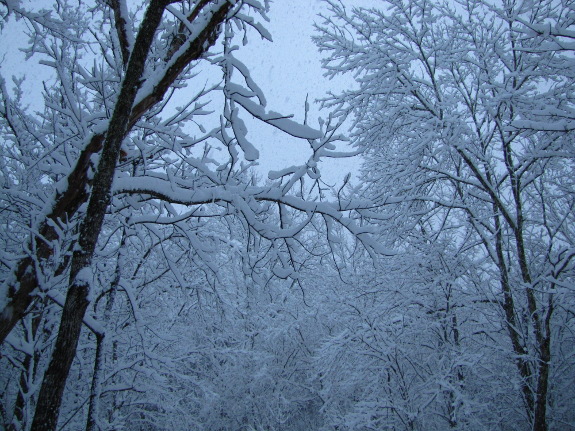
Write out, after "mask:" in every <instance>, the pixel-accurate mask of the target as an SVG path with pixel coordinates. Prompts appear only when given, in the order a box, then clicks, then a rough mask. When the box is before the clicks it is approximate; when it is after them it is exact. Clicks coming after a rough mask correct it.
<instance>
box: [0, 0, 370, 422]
mask: <svg viewBox="0 0 575 431" xmlns="http://www.w3.org/2000/svg"><path fill="white" fill-rule="evenodd" d="M0 8H2V11H1V12H2V15H3V19H7V17H8V18H10V19H11V18H12V17H15V18H16V19H19V20H20V21H21V22H23V23H24V24H25V26H26V27H27V29H28V36H29V38H30V41H29V44H28V46H27V47H26V48H25V52H26V55H27V56H28V57H31V58H33V59H37V63H36V64H38V65H39V66H40V65H41V66H44V67H47V68H48V69H49V70H50V72H49V78H48V79H47V80H46V81H45V83H44V85H43V86H38V88H37V89H36V90H37V91H38V94H41V96H42V97H43V110H41V112H38V113H36V112H30V111H29V110H27V109H26V108H25V106H24V105H23V102H22V101H21V98H20V96H21V93H20V90H19V87H18V85H19V83H18V82H17V83H16V84H17V85H16V88H15V90H14V91H12V89H11V88H9V87H10V85H9V84H8V82H7V78H8V77H6V76H3V77H1V92H2V93H1V94H2V102H1V105H0V128H1V136H2V141H1V145H2V155H1V159H2V161H1V168H2V189H1V195H0V200H1V202H2V207H3V208H6V211H5V212H4V214H3V221H5V222H6V226H7V228H8V229H6V232H5V233H4V234H3V238H2V243H3V244H5V245H6V247H5V248H4V249H3V254H2V263H1V264H2V267H3V270H2V278H3V280H2V281H3V287H2V292H1V298H2V299H1V301H0V305H1V309H2V311H1V312H0V313H1V314H0V341H2V342H4V341H5V340H7V344H9V345H10V346H12V347H11V348H13V349H15V350H16V351H18V350H20V351H21V353H18V352H16V353H14V355H15V356H17V357H18V358H21V357H22V356H21V355H25V356H26V357H28V356H34V355H35V353H36V352H43V353H42V355H41V357H39V358H38V360H39V361H40V362H42V369H43V370H45V371H44V372H43V380H42V384H41V387H40V389H39V391H38V392H37V394H33V393H32V391H33V389H34V388H36V387H37V384H34V385H32V384H31V383H32V382H31V381H28V382H27V384H26V385H20V389H22V390H23V391H24V392H26V393H25V394H24V395H25V396H26V397H27V398H28V400H30V399H32V397H33V400H32V404H34V405H35V415H34V419H33V421H32V425H31V429H33V430H53V429H56V426H57V423H58V416H59V411H60V406H61V403H62V400H63V397H64V392H65V388H66V382H67V380H68V379H67V378H68V376H69V374H70V370H71V367H72V363H73V360H74V358H75V356H77V354H78V356H80V357H82V355H83V354H85V353H86V352H87V351H86V350H82V354H80V353H78V346H79V344H78V343H79V340H81V332H82V327H83V325H84V326H87V327H88V328H90V330H91V331H92V333H93V334H94V336H93V337H95V338H96V340H97V343H96V344H97V346H96V350H97V349H98V346H100V347H102V346H105V345H106V343H103V344H102V339H103V338H105V337H106V336H107V329H106V325H105V323H106V322H100V323H98V322H96V321H95V320H94V319H93V317H94V316H92V314H97V315H98V316H101V317H104V318H106V316H110V315H111V313H113V312H114V310H115V305H114V302H115V301H116V300H117V299H113V295H112V293H111V292H110V289H112V290H114V289H120V288H122V289H123V291H124V293H125V294H126V295H127V296H128V297H130V288H129V287H127V286H130V285H131V283H132V282H133V280H132V278H135V279H136V283H135V284H133V286H132V287H134V289H135V290H134V295H135V292H136V291H137V289H138V286H141V285H140V284H138V283H139V282H142V280H144V285H145V283H149V282H150V280H147V281H145V280H146V277H145V276H143V275H142V274H147V275H150V274H151V273H153V272H154V271H155V270H158V269H159V268H161V267H162V265H165V271H166V272H168V273H170V274H171V275H170V278H171V280H170V283H169V284H170V285H174V286H176V285H182V284H184V285H189V284H193V280H190V278H189V277H193V271H191V272H190V273H189V274H186V271H185V270H183V269H182V268H185V261H187V260H189V259H191V260H192V261H195V262H197V261H198V260H201V262H202V263H201V265H200V266H196V265H194V268H196V269H197V268H198V267H199V268H203V271H205V272H211V273H213V274H217V273H218V268H217V265H216V264H214V261H213V259H212V256H211V255H210V254H211V253H213V252H214V248H213V244H214V241H220V242H226V240H227V243H228V244H229V246H230V247H236V246H237V243H236V240H234V239H233V238H227V239H226V238H222V237H220V238H217V235H216V233H214V232H211V231H203V230H202V228H203V227H204V226H205V224H204V223H203V221H204V220H209V219H213V218H219V219H222V220H228V221H227V222H229V221H230V220H233V222H234V223H236V224H237V225H238V226H240V227H241V228H242V229H243V230H244V232H246V233H247V235H248V240H252V239H251V238H262V239H263V240H265V241H266V247H268V250H269V253H268V254H267V256H268V260H270V261H271V262H272V263H271V265H272V266H273V267H274V268H275V270H274V271H273V274H275V276H277V277H280V278H282V279H291V280H295V281H296V283H297V278H298V273H297V271H298V269H299V266H301V265H300V264H298V262H297V261H296V260H294V258H293V256H294V255H293V250H294V247H295V248H297V247H298V244H299V242H298V241H300V240H299V237H300V236H301V235H303V233H302V232H303V231H304V230H305V229H313V228H315V227H316V226H319V224H321V223H325V225H327V226H328V228H329V229H331V228H332V226H333V225H334V224H339V225H341V226H343V227H344V228H345V229H346V230H347V231H348V232H350V233H351V234H352V235H353V236H354V237H355V238H356V239H357V240H359V241H360V242H361V243H362V244H363V245H364V246H365V247H366V248H367V249H368V250H369V251H370V252H376V251H377V250H378V249H379V248H380V246H379V244H378V243H376V242H375V241H373V239H372V238H371V237H370V235H369V233H370V230H369V229H368V228H366V227H364V226H362V225H361V223H358V220H357V219H359V218H361V215H360V214H359V213H357V212H356V211H354V210H355V209H356V207H358V206H359V207H362V206H364V203H361V202H359V201H341V200H338V199H335V200H334V201H329V200H327V199H326V196H325V195H324V193H323V191H322V190H320V188H319V187H318V188H317V189H316V191H314V189H313V187H311V186H313V185H314V184H316V185H317V184H319V181H320V172H319V170H318V163H319V162H320V161H321V159H322V158H324V157H339V156H341V155H342V154H341V153H340V152H338V151H335V150H336V147H335V143H337V141H338V140H340V139H341V137H340V136H339V135H338V134H337V129H338V127H339V125H340V124H339V122H338V121H337V120H336V119H333V118H331V117H330V118H328V119H327V120H325V121H321V122H320V123H319V125H318V126H317V127H316V128H314V127H311V126H310V125H308V124H298V123H297V122H295V121H293V120H292V119H291V118H290V116H285V115H282V114H279V113H277V112H275V111H273V110H270V109H269V108H268V107H267V106H266V99H265V96H264V94H263V93H262V91H261V90H260V88H259V87H258V85H257V84H256V83H255V82H254V80H253V79H252V78H251V76H250V71H249V67H248V66H247V65H245V64H243V63H242V62H240V61H239V60H238V59H237V58H236V57H235V56H234V52H235V51H236V50H237V49H239V48H238V46H236V45H235V44H236V43H237V39H238V37H237V36H240V37H243V42H244V43H246V42H247V41H248V39H249V38H250V37H254V36H255V37H263V38H265V39H270V40H271V36H270V35H269V33H268V32H267V30H266V29H265V28H264V27H263V26H262V25H261V23H260V22H259V20H260V19H261V18H262V17H263V18H265V17H266V16H265V13H266V10H267V8H268V4H267V2H260V1H256V0H240V1H232V0H185V1H184V0H178V1H175V0H152V1H151V2H145V3H143V4H134V5H132V4H131V3H128V2H126V1H125V0H94V1H90V2H84V1H81V2H79V3H78V4H75V3H74V4H71V3H67V2H61V1H58V2H55V4H54V6H53V7H52V8H51V9H49V10H44V9H38V8H36V9H34V7H25V6H23V5H22V3H21V2H17V1H6V0H4V1H2V2H0ZM3 28H4V29H5V28H6V27H5V26H3ZM248 118H249V119H255V120H257V121H261V122H263V123H266V124H267V125H268V126H269V127H275V128H277V129H279V130H281V131H282V132H283V133H285V134H287V135H289V136H291V137H292V138H293V139H299V140H303V141H304V142H307V143H308V144H309V158H308V161H307V162H306V163H305V164H303V165H301V166H291V167H287V168H286V169H284V170H282V171H279V172H274V173H270V181H269V182H267V183H266V184H261V183H259V182H257V181H255V179H254V177H253V176H252V175H251V174H250V173H249V169H250V168H251V167H252V166H253V165H254V164H255V163H256V162H257V159H258V150H257V149H256V147H255V146H254V145H253V144H252V143H251V142H250V138H249V137H248V130H247V126H246V121H247V119H248ZM306 181H307V183H306ZM310 187H311V192H310ZM12 214H22V215H23V216H22V217H19V218H18V219H16V220H14V218H12V217H8V216H9V215H10V216H11V215H12ZM136 226H138V228H137V229H136ZM134 238H138V239H139V240H140V241H141V247H142V249H141V250H138V252H137V253H134V254H135V257H136V259H143V260H144V261H145V260H146V259H147V258H148V256H147V254H148V253H149V254H152V255H153V254H156V257H155V261H156V262H158V263H157V266H156V268H151V267H146V268H143V269H142V268H130V265H127V264H124V262H125V261H124V260H123V258H122V253H123V252H122V251H121V249H122V248H123V247H130V246H133V245H134V244H136V243H137V240H135V239H134ZM292 240H293V241H292ZM254 241H255V240H254ZM118 250H120V251H118ZM124 255H126V253H125V252H124ZM158 259H159V260H158ZM106 262H108V265H109V266H108V268H118V270H116V271H114V270H110V271H111V274H115V275H114V276H110V277H107V278H106V277H105V271H104V272H102V271H100V269H99V268H98V265H104V264H105V263H106ZM114 262H116V263H114ZM244 263H245V264H246V265H245V267H244V268H243V271H244V272H245V273H246V274H248V273H250V272H257V271H256V270H257V262H249V260H246V261H245V262H244ZM250 265H251V266H250ZM130 272H131V273H130ZM160 275H162V274H158V276H160ZM213 276H214V277H217V276H216V275H213ZM208 278H209V277H208ZM105 280H107V282H109V283H110V285H109V286H104V285H102V282H103V281H105ZM122 280H124V281H125V283H124V286H123V287H122V284H121V281H122ZM162 280H164V281H165V279H162ZM105 292H108V293H105ZM101 294H104V296H105V297H106V299H105V301H107V302H108V304H111V305H110V307H109V309H108V308H107V306H106V305H104V306H98V304H93V301H96V300H97V298H100V299H101V298H102V297H101V296H100V295H101ZM118 296H119V295H118V293H116V294H115V297H116V298H117V297H118ZM129 301H131V302H132V304H131V306H134V305H135V302H137V301H138V299H137V297H136V296H133V297H130V299H129ZM54 303H56V304H59V306H61V307H62V310H61V314H60V315H61V318H60V324H59V328H58V329H57V330H56V329H55V328H52V330H50V331H49V333H48V334H47V335H46V337H47V338H48V339H49V340H48V341H50V342H53V343H54V344H53V351H52V352H51V354H50V356H49V355H48V352H47V351H46V350H43V349H44V347H42V349H40V348H39V347H38V348H34V346H31V345H30V343H32V340H34V339H36V338H37V336H38V335H37V334H35V330H34V329H33V327H34V323H30V322H27V321H26V320H25V319H29V317H27V316H28V314H29V313H31V312H32V313H34V314H31V315H30V316H31V318H32V319H35V318H36V316H38V318H41V317H42V316H45V315H46V311H44V310H45V307H46V306H48V305H50V306H53V305H54ZM91 304H93V305H95V306H96V308H93V307H92V308H90V305H91ZM90 310H91V311H90ZM98 310H99V311H98ZM87 311H89V313H87ZM49 315H50V316H51V318H50V320H49V321H46V325H47V326H46V327H47V328H50V325H53V324H54V320H53V316H54V313H53V312H51V311H50V313H49ZM134 318H135V317H134ZM20 322H22V324H21V325H20ZM17 325H20V326H18V329H17V330H14V328H15V327H16V326H17ZM136 326H138V325H136ZM30 328H32V330H31V331H30V330H29V329H30ZM13 330H14V331H13ZM23 330H25V331H26V333H25V334H24V333H23ZM34 337H36V338H34ZM22 340H25V341H22ZM26 343H28V344H26ZM82 343H84V341H82V342H81V344H80V347H82V348H83V346H84V344H82ZM145 344H146V343H145V342H143V343H142V346H145ZM108 346H109V343H108ZM22 347H26V348H22ZM102 348H104V347H102ZM112 349H116V352H117V353H119V352H120V351H121V348H120V346H118V347H117V348H114V347H113V346H112ZM96 357H98V353H96ZM48 358H50V359H49V360H48ZM18 360H19V359H18ZM97 361H98V359H97ZM14 364H15V365H16V369H22V372H24V371H25V369H26V368H29V366H28V365H27V362H26V359H24V360H23V361H22V367H20V366H19V365H17V363H16V362H14ZM83 364H84V363H83ZM100 365H101V364H100ZM100 365H98V363H96V367H95V369H96V371H95V372H94V376H95V377H97V374H98V371H97V369H98V367H99V366H100ZM85 369H86V367H84V366H82V367H81V368H79V369H77V370H76V371H75V372H80V373H84V371H85ZM134 372H135V373H136V374H138V373H137V372H136V371H134ZM166 378H167V377H166ZM8 380H10V381H11V382H13V381H15V380H14V379H8ZM16 380H18V379H16ZM79 381H81V380H79ZM98 385H99V383H98V381H97V378H96V381H95V382H94V385H93V387H92V390H93V393H92V395H94V394H96V395H97V394H98V391H99V389H98ZM94 391H95V392H94ZM6 393H8V392H6ZM10 393H14V391H12V392H10ZM16 403H18V402H16ZM68 407H69V406H68ZM92 407H93V404H90V412H89V413H88V416H89V418H88V425H87V426H88V427H89V428H91V429H93V427H94V426H97V425H98V424H97V423H95V422H94V418H95V417H96V416H94V415H92V413H93V410H92ZM148 407H149V408H150V409H151V410H150V411H155V410H154V409H153V407H152V406H148ZM148 407H147V408H148ZM3 410H4V412H3V415H4V416H5V418H4V420H5V421H6V422H8V423H10V422H14V420H16V422H21V421H22V420H23V417H22V416H18V415H17V414H13V415H11V414H9V412H8V411H7V408H6V407H4V409H3ZM79 410H81V408H78V409H77V410H76V411H79ZM76 411H74V414H76ZM27 423H29V422H27ZM26 426H28V425H26Z"/></svg>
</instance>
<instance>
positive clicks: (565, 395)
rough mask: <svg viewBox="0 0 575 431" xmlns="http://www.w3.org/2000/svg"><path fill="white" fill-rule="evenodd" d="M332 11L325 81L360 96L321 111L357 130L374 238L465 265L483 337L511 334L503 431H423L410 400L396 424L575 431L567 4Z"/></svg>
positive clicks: (323, 42) (498, 342) (420, 4)
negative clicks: (351, 82) (438, 249)
mask: <svg viewBox="0 0 575 431" xmlns="http://www.w3.org/2000/svg"><path fill="white" fill-rule="evenodd" d="M329 4H330V14H329V15H327V16H326V17H325V22H324V24H322V25H321V26H320V27H318V28H319V35H318V36H317V38H316V42H317V44H318V46H319V47H320V49H321V50H323V51H324V52H325V53H326V57H325V60H324V66H325V69H326V71H327V74H328V76H335V75H338V74H344V73H350V74H353V76H354V78H355V80H356V82H357V88H356V89H351V90H346V91H344V92H342V93H341V94H338V95H333V96H331V97H328V98H326V99H325V101H324V104H325V105H326V106H328V107H331V108H332V109H335V110H336V112H339V115H341V116H348V115H349V116H351V117H352V118H353V130H352V134H353V139H354V142H355V144H356V145H357V146H359V147H361V148H363V149H364V150H365V155H366V161H365V166H364V175H363V179H364V181H365V188H364V191H363V193H364V194H365V196H366V197H367V196H369V197H370V199H372V200H373V202H374V204H376V205H377V206H380V207H381V208H382V209H381V211H382V213H383V214H385V215H387V217H388V219H387V220H386V221H385V222H384V223H382V228H383V229H384V230H387V231H388V232H389V233H390V234H392V235H395V237H396V243H397V244H398V247H400V248H402V249H406V250H409V245H410V244H411V243H412V242H413V238H418V237H419V238H425V239H426V240H427V241H430V242H432V243H436V242H439V243H444V242H449V243H450V244H452V245H451V247H453V248H454V251H452V252H451V254H452V255H455V256H465V258H466V260H467V261H468V262H469V266H470V267H471V268H473V270H474V271H475V272H476V274H477V276H476V278H477V280H479V282H478V285H477V287H476V288H478V289H479V291H478V292H477V293H476V294H478V295H479V296H478V297H477V300H476V301H483V302H485V303H486V304H487V303H489V304H491V307H493V308H494V310H493V311H492V312H491V316H492V318H490V319H488V320H486V321H485V325H495V327H500V328H501V330H502V331H504V332H505V333H506V334H507V340H502V339H501V338H500V337H499V336H497V337H493V338H492V339H491V342H489V344H492V345H493V346H499V348H500V349H502V351H505V350H507V352H508V353H506V355H507V360H508V361H511V362H512V363H514V366H515V370H514V372H515V373H516V376H515V377H514V378H513V379H512V380H513V381H514V382H515V383H514V384H513V385H512V386H509V387H508V389H509V391H515V395H514V396H515V397H516V399H514V400H511V399H509V400H507V401H506V403H505V405H504V406H498V408H497V409H494V408H493V407H489V408H490V409H491V413H494V412H498V411H501V410H500V409H501V408H502V407H503V408H504V409H508V411H507V412H506V413H502V415H505V416H502V419H501V421H502V422H501V423H498V425H497V426H495V425H493V422H492V420H493V417H491V418H490V419H489V420H488V422H481V421H480V422H474V421H470V422H466V421H468V420H469V419H470V418H471V417H472V416H471V412H472V411H471V410H470V411H469V412H467V413H465V414H464V415H463V417H462V416H461V415H459V418H458V419H457V420H456V417H455V416H453V418H452V417H451V416H450V415H451V413H450V415H447V414H443V417H444V419H445V421H446V422H445V423H444V424H443V425H441V424H440V422H436V425H431V424H429V423H427V422H425V424H424V423H419V424H418V423H416V421H418V420H419V418H420V417H421V414H422V413H421V412H422V411H429V408H428V407H425V408H424V407H423V406H422V407H420V408H419V407H418V406H417V402H416V401H413V400H410V401H409V406H408V408H407V407H406V409H407V410H406V409H403V410H398V411H397V413H396V418H395V419H394V420H401V422H402V423H403V424H404V426H405V429H419V428H420V427H422V429H434V427H438V428H437V429H445V428H446V427H447V426H448V425H449V426H453V427H456V428H457V429H468V428H469V429H483V428H485V427H486V428H488V429H492V428H494V427H495V428H500V429H515V427H517V429H527V428H529V429H533V430H548V429H564V426H566V425H565V424H569V423H570V424H573V419H574V418H573V416H572V408H570V407H568V406H569V405H572V404H573V399H574V398H573V396H574V393H573V390H572V389H568V388H566V387H564V386H563V381H564V379H565V378H566V376H573V371H574V370H573V366H574V365H575V364H574V363H573V358H572V356H571V353H567V356H564V355H565V353H566V351H565V349H564V346H566V345H569V346H572V342H573V339H572V337H571V336H567V337H565V335H566V332H565V330H566V326H567V327H568V328H571V329H567V332H569V331H571V330H572V312H573V299H574V296H573V280H574V279H573V276H574V275H575V274H574V272H573V271H574V267H573V262H574V259H573V258H574V257H575V248H574V240H575V237H574V234H575V232H574V231H573V226H575V219H574V218H573V215H574V213H573V203H574V202H575V201H574V196H575V194H574V192H575V189H574V188H573V186H574V183H573V181H572V178H573V167H574V156H575V153H573V145H572V144H573V138H574V135H573V133H574V127H573V126H574V125H575V106H574V105H573V91H574V89H575V88H574V86H573V85H574V82H573V64H574V63H573V48H574V47H573V25H574V21H573V19H574V18H575V16H574V12H575V10H574V9H573V4H572V3H571V2H560V1H552V0H550V1H540V2H532V1H519V2H510V1H501V2H499V1H497V2H489V1H485V2H484V1H473V2H468V1H452V2H435V1H427V0H412V1H411V0H389V1H385V2H383V3H382V4H381V5H379V6H378V8H374V9H357V8H354V9H346V8H345V7H344V5H342V4H341V3H339V2H329ZM342 29H343V30H342ZM444 259H447V256H445V257H444ZM449 283H451V284H453V286H454V287H455V286H457V283H456V280H455V279H453V278H452V279H451V280H449ZM462 288H463V289H464V291H463V292H464V293H466V294H468V293H470V292H471V289H472V288H471V286H469V285H467V286H462ZM466 303H467V304H466V305H465V307H466V308H468V309H469V311H468V312H469V313H474V311H473V310H475V308H476V307H475V306H472V304H473V302H472V303H471V304H470V303H469V301H466ZM458 307H463V304H461V305H458ZM458 313H459V311H458ZM493 316H494V317H497V318H498V319H500V320H499V322H494V321H493ZM477 331H478V333H479V332H482V333H489V332H490V331H488V330H487V329H481V330H477ZM408 338H409V339H411V337H408ZM570 349H571V348H570V347H569V348H568V350H570ZM433 351H434V352H437V348H433ZM567 363H569V364H570V365H569V366H567V368H566V364H567ZM559 364H561V365H559ZM559 373H561V374H563V373H564V374H563V377H559ZM417 378H418V379H422V376H421V375H418V377H417ZM569 378H572V377H569ZM569 378H567V379H569ZM463 382H465V378H463V379H462V384H463V385H464V386H465V384H464V383H463ZM485 389H486V390H492V389H491V388H490V387H488V386H486V387H485ZM449 390H455V389H449ZM509 395H511V393H510V392H509ZM468 396H471V395H470V394H469V395H468ZM484 396H486V394H485V395H484ZM474 397H475V395H473V396H472V398H471V399H473V398H474ZM370 398H371V397H370ZM453 402H454V404H453V406H452V410H453V412H452V413H453V414H454V415H455V414H456V410H457V408H458V405H457V404H456V403H455V400H454V401H453ZM457 402H459V401H457ZM473 402H475V401H473ZM521 407H522V409H521ZM414 409H415V410H414ZM486 411H487V410H486ZM487 418H488V416H486V417H485V418H484V420H487ZM358 420H359V419H358ZM369 420H374V419H373V418H371V419H369ZM369 420H368V419H367V418H366V419H365V421H366V422H365V423H363V422H362V423H361V424H362V425H361V426H368V425H367V424H368V423H371V422H369ZM358 424H359V423H358ZM488 424H489V425H488ZM354 426H359V425H354ZM376 427H377V426H376ZM351 428H353V427H351ZM351 428H350V429H351Z"/></svg>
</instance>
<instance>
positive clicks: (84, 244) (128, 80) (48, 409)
mask: <svg viewBox="0 0 575 431" xmlns="http://www.w3.org/2000/svg"><path fill="white" fill-rule="evenodd" d="M166 5H167V3H166V2H165V1H161V0H155V1H154V0H152V2H151V3H150V5H149V6H148V9H147V10H146V14H145V16H144V20H143V22H142V24H141V27H140V31H139V32H138V37H137V39H136V43H135V45H134V50H133V51H132V55H131V56H130V62H129V64H128V69H127V71H126V76H125V78H124V81H123V83H122V89H121V91H120V94H119V96H118V101H117V103H116V106H115V109H114V113H113V114H112V119H111V120H110V127H109V129H108V133H107V135H106V140H105V142H104V147H103V150H102V156H101V158H100V162H99V164H98V170H97V172H96V175H95V177H94V187H93V191H92V194H91V196H90V201H89V203H88V209H87V212H86V217H85V218H84V220H83V221H82V225H81V227H80V236H79V240H78V242H79V247H78V249H77V250H76V251H74V255H73V258H72V268H71V271H70V288H69V289H68V294H67V296H66V302H65V304H64V309H63V310H62V320H61V322H60V329H59V332H58V338H57V339H56V345H55V348H54V352H53V353H52V358H51V360H50V363H49V365H48V369H47V370H46V374H45V376H44V380H43V382H42V387H41V389H40V393H39V395H38V403H37V405H36V413H35V415H34V421H33V423H32V428H31V429H32V431H53V430H55V429H56V425H57V422H58V414H59V410H60V405H61V403H62V395H63V393H64V388H65V386H66V380H67V378H68V374H69V372H70V367H71V366H72V361H73V359H74V356H75V354H76V347H77V345H78V340H79V338H80V330H81V328H82V321H83V319H84V314H85V312H86V308H87V307H88V304H89V300H88V296H89V293H90V287H91V286H90V284H91V283H90V282H89V281H88V277H87V273H88V271H90V265H91V262H92V257H93V254H94V250H95V248H96V243H97V241H98V236H99V234H100V230H101V227H102V224H103V221H104V215H105V213H106V210H107V208H108V205H109V203H110V199H111V189H112V180H113V177H114V172H115V169H116V163H117V160H118V156H119V153H120V146H121V144H122V140H123V138H124V136H125V135H126V133H127V129H128V123H129V120H130V114H131V111H132V106H133V103H134V100H135V97H136V94H137V91H138V88H139V86H140V80H141V78H142V75H143V72H144V66H145V62H146V59H147V56H148V52H149V50H150V46H151V44H152V41H153V38H154V34H155V32H156V29H157V28H158V26H159V24H160V22H161V19H162V14H163V11H164V9H165V7H166Z"/></svg>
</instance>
